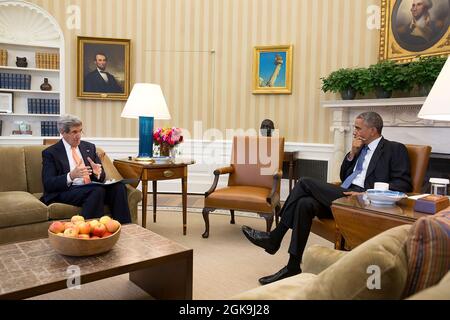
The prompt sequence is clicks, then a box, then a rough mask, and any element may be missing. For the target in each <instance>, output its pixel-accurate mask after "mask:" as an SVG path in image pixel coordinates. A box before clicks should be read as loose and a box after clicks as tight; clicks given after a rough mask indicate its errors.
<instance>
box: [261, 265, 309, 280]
mask: <svg viewBox="0 0 450 320" xmlns="http://www.w3.org/2000/svg"><path fill="white" fill-rule="evenodd" d="M299 273H302V269H299V270H297V271H292V270H289V269H288V268H287V266H285V267H283V269H281V270H280V271H278V272H277V273H275V274H272V275H270V276H266V277H262V278H261V279H259V280H258V281H259V283H261V284H262V285H265V284H269V283H272V282H275V281H278V280H281V279H284V278H287V277H292V276H295V275H296V274H299Z"/></svg>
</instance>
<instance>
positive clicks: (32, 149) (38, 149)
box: [23, 146, 48, 193]
mask: <svg viewBox="0 0 450 320" xmlns="http://www.w3.org/2000/svg"><path fill="white" fill-rule="evenodd" d="M47 147H48V146H25V147H23V150H24V153H25V168H26V171H27V186H28V187H27V190H28V192H30V193H37V192H43V191H44V186H43V185H42V151H43V150H44V149H46V148H47Z"/></svg>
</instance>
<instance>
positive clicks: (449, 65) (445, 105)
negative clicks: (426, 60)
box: [418, 57, 450, 121]
mask: <svg viewBox="0 0 450 320" xmlns="http://www.w3.org/2000/svg"><path fill="white" fill-rule="evenodd" d="M418 117H419V118H422V119H429V120H441V121H450V57H449V58H447V61H446V62H445V64H444V67H443V68H442V70H441V73H439V76H438V78H437V79H436V82H435V83H434V85H433V88H431V91H430V93H429V94H428V97H427V98H426V99H425V102H424V104H423V106H422V108H421V109H420V111H419V115H418Z"/></svg>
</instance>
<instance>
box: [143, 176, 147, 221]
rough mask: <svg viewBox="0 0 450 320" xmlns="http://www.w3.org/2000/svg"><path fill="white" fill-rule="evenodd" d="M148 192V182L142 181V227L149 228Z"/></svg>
mask: <svg viewBox="0 0 450 320" xmlns="http://www.w3.org/2000/svg"><path fill="white" fill-rule="evenodd" d="M147 192H148V181H147V180H142V227H144V228H147Z"/></svg>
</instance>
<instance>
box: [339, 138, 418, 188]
mask: <svg viewBox="0 0 450 320" xmlns="http://www.w3.org/2000/svg"><path fill="white" fill-rule="evenodd" d="M347 155H348V154H347ZM357 159H358V156H355V157H354V158H353V160H352V161H348V160H347V156H345V158H344V161H343V162H342V165H341V180H342V181H344V180H345V178H346V177H348V176H349V175H350V174H351V173H352V172H353V168H354V167H355V165H356V161H357ZM410 167H411V166H410V162H409V156H408V150H407V149H406V147H405V145H403V144H401V143H398V142H395V141H389V140H386V139H384V138H381V140H380V143H379V144H378V146H377V148H376V149H375V152H374V154H373V155H372V159H370V163H369V167H368V168H367V174H366V179H365V180H364V188H365V189H372V188H373V186H374V184H375V182H386V183H389V190H396V191H402V192H411V191H412V184H411V171H410V170H411V169H410Z"/></svg>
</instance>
